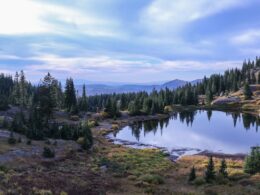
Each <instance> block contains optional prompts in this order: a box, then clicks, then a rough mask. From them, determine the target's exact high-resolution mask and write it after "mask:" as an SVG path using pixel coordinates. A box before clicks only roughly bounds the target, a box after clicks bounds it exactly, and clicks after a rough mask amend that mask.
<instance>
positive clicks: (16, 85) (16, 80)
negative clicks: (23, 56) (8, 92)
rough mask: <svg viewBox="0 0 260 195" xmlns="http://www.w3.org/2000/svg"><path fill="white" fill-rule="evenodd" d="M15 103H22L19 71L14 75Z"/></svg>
mask: <svg viewBox="0 0 260 195" xmlns="http://www.w3.org/2000/svg"><path fill="white" fill-rule="evenodd" d="M12 96H13V103H14V105H19V103H20V98H21V97H20V88H19V74H18V72H16V73H15V77H14V88H13V94H12Z"/></svg>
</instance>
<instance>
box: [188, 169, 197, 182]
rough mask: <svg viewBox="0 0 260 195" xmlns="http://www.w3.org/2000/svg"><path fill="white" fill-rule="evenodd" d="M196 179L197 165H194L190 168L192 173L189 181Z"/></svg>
mask: <svg viewBox="0 0 260 195" xmlns="http://www.w3.org/2000/svg"><path fill="white" fill-rule="evenodd" d="M195 179H196V169H195V167H194V166H193V167H192V168H191V170H190V175H189V180H188V181H189V182H192V181H194V180H195Z"/></svg>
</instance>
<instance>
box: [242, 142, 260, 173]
mask: <svg viewBox="0 0 260 195" xmlns="http://www.w3.org/2000/svg"><path fill="white" fill-rule="evenodd" d="M244 171H245V173H249V174H255V173H259V172H260V147H258V146H257V147H252V148H251V153H250V155H248V156H247V157H246V161H245V167H244Z"/></svg>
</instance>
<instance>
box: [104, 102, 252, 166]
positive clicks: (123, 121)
mask: <svg viewBox="0 0 260 195" xmlns="http://www.w3.org/2000/svg"><path fill="white" fill-rule="evenodd" d="M184 110H205V111H207V110H212V111H223V112H225V111H226V112H228V110H221V109H212V108H206V107H205V108H202V107H200V108H195V107H178V108H176V109H175V110H174V111H184ZM174 111H173V112H171V113H169V114H157V115H147V116H146V115H140V116H124V117H121V118H118V119H117V120H116V121H114V120H112V119H105V120H103V121H102V122H103V123H107V125H108V126H110V128H109V130H108V129H106V131H105V133H104V134H103V137H104V138H105V139H106V140H108V141H109V142H111V143H112V144H115V145H122V146H123V147H129V148H135V149H144V148H154V149H159V150H161V151H162V152H163V153H165V154H167V155H169V159H170V160H171V161H173V162H176V161H178V160H179V159H180V158H182V157H183V156H207V157H209V156H213V157H216V158H229V159H233V160H244V159H245V157H246V156H247V154H245V153H237V154H228V153H222V152H213V151H207V150H200V149H195V148H181V149H180V148H179V149H178V148H174V149H172V151H171V152H170V151H168V150H167V149H166V148H165V147H160V146H156V145H151V144H145V143H139V142H131V141H127V140H120V139H117V138H112V137H109V134H112V133H115V132H118V131H121V130H122V129H123V128H124V127H126V126H129V125H132V124H133V123H135V122H143V121H149V120H160V119H166V118H169V117H171V116H172V114H173V113H174ZM229 112H238V110H229ZM240 113H248V112H244V111H240ZM249 114H253V113H249ZM253 115H254V114H253ZM254 116H255V115H254ZM113 124H116V125H118V129H112V125H113ZM103 125H104V124H103ZM99 129H102V127H101V128H99ZM116 142H117V143H116ZM187 151H197V153H194V154H185V152H187ZM174 152H179V153H182V154H180V155H179V156H178V155H174V154H172V153H174Z"/></svg>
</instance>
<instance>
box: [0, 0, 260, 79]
mask: <svg viewBox="0 0 260 195" xmlns="http://www.w3.org/2000/svg"><path fill="white" fill-rule="evenodd" d="M259 8H260V0H196V1H195V0H129V1H126V0H73V1H71V0H0V72H3V73H6V74H14V73H15V71H19V70H24V72H25V74H26V76H27V78H28V79H29V80H31V81H32V82H36V81H38V80H39V79H40V78H42V77H43V76H44V75H45V74H46V73H47V72H50V73H51V74H52V75H53V76H55V77H56V78H58V79H60V80H64V79H66V78H67V77H72V78H74V80H76V81H79V82H105V81H106V82H117V83H148V82H161V81H168V80H173V79H183V80H188V81H191V80H194V79H199V78H202V77H203V76H204V75H206V76H209V75H210V74H212V73H222V72H223V71H224V70H226V69H229V68H234V67H241V64H242V62H243V61H244V59H248V58H251V59H254V58H255V57H256V56H259V55H260V12H259Z"/></svg>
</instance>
